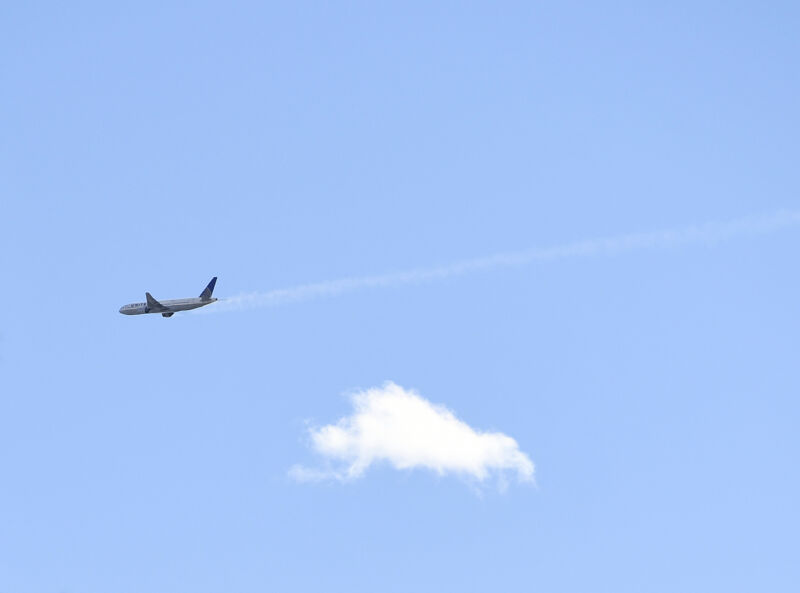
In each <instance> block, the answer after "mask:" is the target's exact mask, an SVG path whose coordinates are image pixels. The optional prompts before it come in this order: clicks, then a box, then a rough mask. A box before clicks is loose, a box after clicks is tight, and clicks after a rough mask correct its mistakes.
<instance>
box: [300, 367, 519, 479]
mask: <svg viewBox="0 0 800 593" xmlns="http://www.w3.org/2000/svg"><path fill="white" fill-rule="evenodd" d="M351 397H352V403H353V408H354V410H353V414H352V415H350V416H346V417H344V418H342V419H341V420H339V421H338V422H337V423H336V424H328V425H326V426H322V427H321V428H312V429H311V430H310V431H309V435H310V438H311V445H312V448H313V449H314V451H316V452H317V453H319V454H320V455H322V456H323V457H324V458H325V459H326V461H327V468H326V469H313V468H307V467H304V466H295V467H293V468H292V469H291V470H290V471H289V475H290V476H291V477H292V478H294V479H296V480H298V481H317V480H324V479H339V480H346V479H353V478H358V477H360V476H362V475H363V474H364V472H365V471H366V470H367V469H368V468H369V467H370V466H371V465H372V464H374V463H380V462H388V463H390V464H391V465H392V466H394V467H395V468H397V469H414V468H427V469H430V470H433V471H435V472H436V473H438V474H440V475H444V474H456V475H460V476H463V477H468V478H472V479H475V480H477V481H479V482H484V481H485V480H486V479H487V478H489V477H491V476H493V475H494V476H497V478H498V480H499V482H500V484H501V485H502V484H504V483H505V481H506V479H507V475H508V474H509V473H516V476H517V478H518V480H520V481H523V482H530V481H533V462H532V461H531V460H530V458H529V457H528V456H527V455H526V454H525V453H523V452H522V451H520V450H519V447H518V446H517V442H516V441H515V440H514V439H512V438H511V437H509V436H507V435H505V434H503V433H500V432H480V431H477V430H475V429H473V428H472V427H470V426H469V425H468V424H466V423H465V422H463V421H461V420H459V419H458V418H456V416H455V415H454V414H453V412H451V411H450V410H448V409H447V408H445V407H444V406H441V405H436V404H433V403H431V402H429V401H428V400H426V399H425V398H423V397H421V396H420V395H419V394H418V393H416V392H414V391H411V390H406V389H403V388H402V387H400V386H399V385H396V384H394V383H391V382H389V383H386V384H384V385H383V386H382V387H374V388H372V389H368V390H366V391H361V392H358V393H355V394H353V395H352V396H351Z"/></svg>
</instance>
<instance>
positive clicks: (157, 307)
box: [144, 292, 169, 313]
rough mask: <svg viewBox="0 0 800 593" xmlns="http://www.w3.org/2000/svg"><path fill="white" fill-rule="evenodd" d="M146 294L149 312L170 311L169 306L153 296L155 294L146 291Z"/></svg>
mask: <svg viewBox="0 0 800 593" xmlns="http://www.w3.org/2000/svg"><path fill="white" fill-rule="evenodd" d="M144 296H145V297H147V309H148V313H149V312H161V311H169V308H167V307H165V306H164V305H162V304H161V303H159V302H158V301H157V300H155V299H154V298H153V295H152V294H150V293H149V292H146V293H144Z"/></svg>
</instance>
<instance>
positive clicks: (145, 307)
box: [119, 276, 217, 317]
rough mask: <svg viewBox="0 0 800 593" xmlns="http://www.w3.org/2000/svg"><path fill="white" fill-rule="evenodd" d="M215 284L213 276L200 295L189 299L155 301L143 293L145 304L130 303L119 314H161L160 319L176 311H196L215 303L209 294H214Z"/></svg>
mask: <svg viewBox="0 0 800 593" xmlns="http://www.w3.org/2000/svg"><path fill="white" fill-rule="evenodd" d="M216 283H217V277H216V276H214V277H213V278H212V279H211V282H209V283H208V286H206V288H205V290H204V291H203V292H201V293H200V296H199V297H196V298H191V299H173V300H170V301H161V302H159V301H157V300H155V299H154V298H153V295H151V294H150V293H149V292H146V293H144V296H145V298H147V302H145V303H131V304H129V305H123V306H122V307H120V308H119V312H120V313H122V314H123V315H143V314H145V313H161V316H162V317H172V316H173V315H175V313H177V312H178V311H189V310H190V309H197V308H198V307H205V306H206V305H210V304H211V303H215V302H217V299H214V298H211V293H212V292H214V285H215V284H216Z"/></svg>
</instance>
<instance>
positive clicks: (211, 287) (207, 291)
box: [200, 276, 217, 301]
mask: <svg viewBox="0 0 800 593" xmlns="http://www.w3.org/2000/svg"><path fill="white" fill-rule="evenodd" d="M216 283H217V277H216V276H214V277H213V278H212V279H211V282H209V283H208V286H206V289H205V290H204V291H203V292H201V293H200V298H201V299H203V300H204V301H207V300H208V299H210V298H211V294H212V293H213V292H214V285H215V284H216Z"/></svg>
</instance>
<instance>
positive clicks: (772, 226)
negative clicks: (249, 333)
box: [204, 210, 800, 313]
mask: <svg viewBox="0 0 800 593" xmlns="http://www.w3.org/2000/svg"><path fill="white" fill-rule="evenodd" d="M796 225H800V210H782V211H778V212H774V213H771V214H763V215H759V216H751V217H747V218H739V219H735V220H728V221H724V222H710V223H705V224H702V225H696V226H688V227H683V228H677V229H668V230H662V231H652V232H645V233H632V234H628V235H619V236H616V237H607V238H605V239H592V240H587V241H578V242H575V243H567V244H565V245H558V246H554V247H535V248H532V249H526V250H523V251H512V252H508V253H499V254H495V255H490V256H485V257H478V258H474V259H467V260H462V261H458V262H455V263H452V264H447V265H443V266H437V267H429V268H415V269H411V270H407V271H403V272H390V273H388V274H378V275H375V276H353V277H349V278H340V279H338V280H329V281H326V282H317V283H313V284H301V285H299V286H293V287H291V288H282V289H276V290H270V291H267V292H252V293H246V294H241V295H237V296H234V297H231V298H227V299H223V300H220V301H219V302H218V303H217V304H216V306H214V307H209V308H208V309H205V310H204V311H206V312H208V313H212V312H214V311H216V312H223V311H240V310H245V309H254V308H261V307H274V306H277V305H284V304H287V303H295V302H298V301H310V300H314V299H319V298H323V297H332V296H338V295H341V294H344V293H348V292H355V291H357V290H361V289H365V288H391V287H395V286H404V285H408V284H419V283H424V282H432V281H434V280H440V279H443V278H450V277H454V276H464V275H466V274H471V273H474V272H481V271H487V270H494V269H498V268H514V267H521V266H525V265H528V264H532V263H535V262H549V261H554V260H561V259H570V258H580V257H594V256H602V255H612V254H616V253H624V252H628V251H639V250H645V249H666V248H674V247H681V246H685V245H692V244H700V243H716V242H719V241H724V240H730V239H734V238H737V237H744V236H752V235H762V234H766V233H770V232H773V231H777V230H780V229H782V228H786V227H792V226H796Z"/></svg>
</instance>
